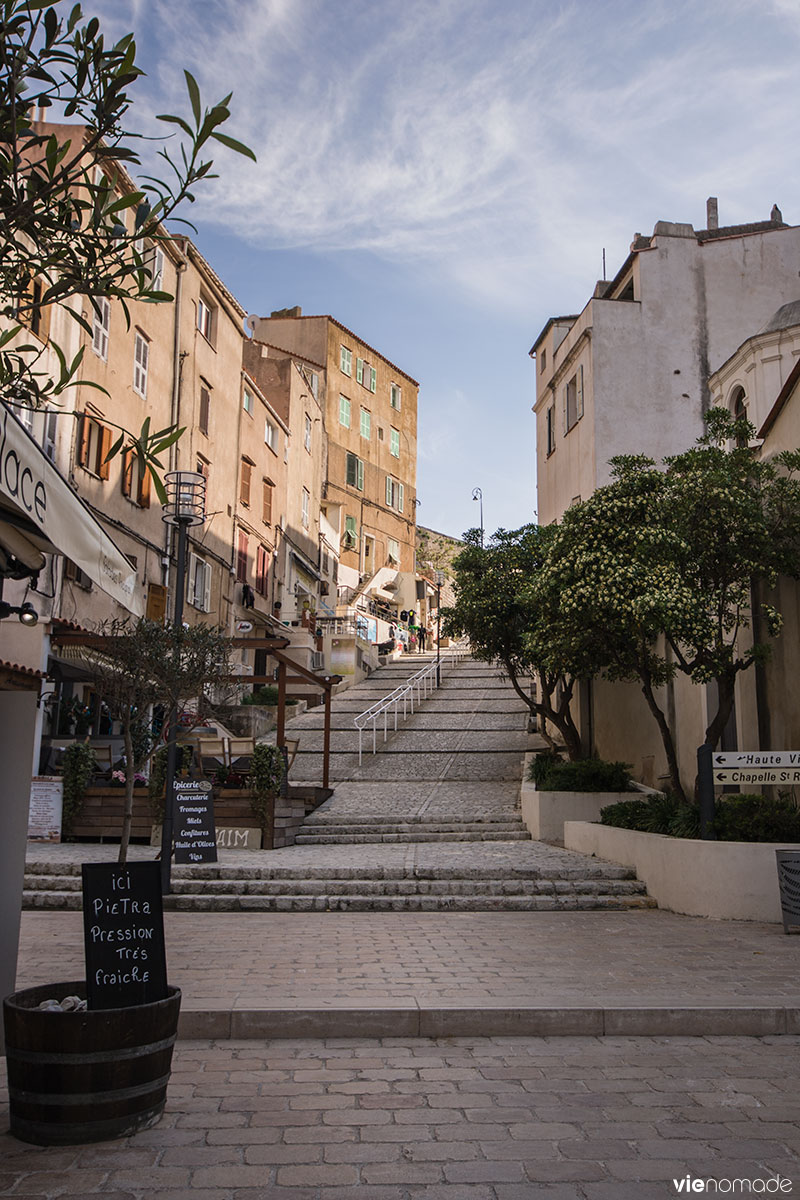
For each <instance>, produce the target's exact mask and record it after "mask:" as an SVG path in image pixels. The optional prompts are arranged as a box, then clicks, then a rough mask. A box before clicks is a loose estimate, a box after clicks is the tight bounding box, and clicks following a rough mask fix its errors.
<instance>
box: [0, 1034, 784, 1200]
mask: <svg viewBox="0 0 800 1200" xmlns="http://www.w3.org/2000/svg"><path fill="white" fill-rule="evenodd" d="M798 1049H800V1039H798V1038H791V1039H787V1038H761V1039H745V1038H674V1037H673V1038H665V1039H658V1038H597V1039H596V1038H537V1039H528V1038H454V1039H447V1040H426V1039H402V1038H394V1039H383V1040H381V1041H377V1040H375V1041H370V1040H364V1039H359V1040H357V1041H356V1040H343V1039H335V1040H334V1039H330V1040H327V1041H291V1040H290V1041H269V1042H252V1041H248V1042H233V1041H227V1042H223V1043H214V1042H207V1041H204V1042H184V1043H181V1044H179V1045H178V1047H177V1050H176V1054H175V1060H174V1069H173V1077H172V1082H171V1084H170V1088H169V1092H168V1099H167V1109H166V1112H165V1115H164V1117H163V1119H162V1120H161V1122H160V1124H158V1125H157V1126H156V1127H155V1128H153V1129H151V1130H148V1131H146V1132H143V1133H140V1134H138V1135H136V1136H135V1137H132V1138H128V1139H125V1140H122V1141H119V1142H113V1143H105V1144H99V1145H93V1146H85V1147H66V1148H63V1147H61V1148H51V1149H42V1148H39V1147H33V1146H26V1145H24V1144H23V1143H21V1142H17V1141H16V1139H14V1138H12V1137H11V1136H10V1135H7V1134H0V1195H2V1196H13V1197H15V1198H22V1197H25V1198H26V1200H51V1198H52V1200H55V1198H56V1197H61V1196H70V1197H78V1196H93V1195H111V1196H114V1197H116V1198H117V1200H149V1198H150V1197H154V1196H156V1197H159V1200H350V1198H351V1197H356V1198H357V1200H444V1198H446V1200H531V1197H537V1196H541V1197H543V1198H545V1200H659V1198H661V1197H668V1196H670V1197H674V1196H676V1195H678V1194H679V1193H678V1191H677V1188H676V1185H675V1183H674V1182H673V1181H675V1180H677V1181H678V1182H680V1181H681V1180H685V1179H686V1177H687V1176H689V1177H690V1179H691V1180H698V1179H700V1180H708V1179H715V1180H717V1181H719V1182H720V1185H721V1186H720V1187H719V1189H718V1190H719V1191H722V1192H725V1191H731V1190H732V1189H731V1188H730V1187H726V1186H725V1185H726V1184H727V1183H729V1181H732V1180H734V1179H738V1180H749V1181H751V1182H752V1181H758V1182H757V1186H756V1190H757V1191H758V1192H762V1193H763V1192H764V1191H765V1186H764V1185H765V1183H766V1181H768V1180H775V1179H776V1178H779V1179H780V1180H782V1181H786V1184H788V1187H787V1186H784V1188H783V1192H782V1193H781V1192H779V1193H778V1194H787V1193H788V1194H791V1193H792V1192H794V1193H795V1194H796V1193H797V1190H798V1187H800V1133H798V1120H800V1101H798V1098H797V1081H796V1070H795V1068H796V1063H797V1053H798ZM0 1126H4V1127H6V1113H5V1112H4V1111H3V1109H2V1107H0ZM759 1184H760V1186H759ZM685 1190H686V1189H685V1187H684V1191H685ZM775 1190H776V1189H773V1194H774V1191H775ZM737 1194H741V1186H740V1188H739V1189H737Z"/></svg>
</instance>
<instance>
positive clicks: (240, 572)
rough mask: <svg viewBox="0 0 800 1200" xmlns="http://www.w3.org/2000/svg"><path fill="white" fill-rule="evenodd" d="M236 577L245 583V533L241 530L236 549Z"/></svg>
mask: <svg viewBox="0 0 800 1200" xmlns="http://www.w3.org/2000/svg"><path fill="white" fill-rule="evenodd" d="M236 578H237V579H238V580H239V582H240V583H247V534H246V533H242V532H241V530H240V531H239V544H238V548H237V551H236Z"/></svg>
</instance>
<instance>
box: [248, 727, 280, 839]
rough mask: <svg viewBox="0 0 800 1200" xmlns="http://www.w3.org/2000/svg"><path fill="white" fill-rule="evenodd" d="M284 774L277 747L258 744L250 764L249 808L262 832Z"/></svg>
mask: <svg viewBox="0 0 800 1200" xmlns="http://www.w3.org/2000/svg"><path fill="white" fill-rule="evenodd" d="M285 774H286V764H285V762H284V758H283V753H282V752H281V750H280V749H279V747H278V746H267V745H265V744H264V743H263V742H258V743H257V745H256V748H255V750H254V751H253V759H252V762H251V764H250V789H251V793H250V806H251V808H252V810H253V812H254V813H255V815H256V816H257V817H258V818H259V819H260V821H261V829H262V832H265V831H266V828H267V824H268V822H269V819H270V814H271V812H272V808H273V805H274V803H275V797H276V796H278V795H279V794H280V790H281V784H282V783H283V778H284V775H285Z"/></svg>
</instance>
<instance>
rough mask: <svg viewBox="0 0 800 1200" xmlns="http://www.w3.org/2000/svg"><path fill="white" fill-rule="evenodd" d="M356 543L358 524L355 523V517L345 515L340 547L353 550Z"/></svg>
mask: <svg viewBox="0 0 800 1200" xmlns="http://www.w3.org/2000/svg"><path fill="white" fill-rule="evenodd" d="M357 545H358V526H357V525H356V519H355V517H345V519H344V538H343V539H342V548H343V549H344V550H355V548H356V546H357Z"/></svg>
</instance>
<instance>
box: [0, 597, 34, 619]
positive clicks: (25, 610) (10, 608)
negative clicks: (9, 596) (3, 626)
mask: <svg viewBox="0 0 800 1200" xmlns="http://www.w3.org/2000/svg"><path fill="white" fill-rule="evenodd" d="M12 613H16V614H17V616H18V617H19V619H20V621H21V622H22V624H23V625H38V624H39V614H38V613H37V611H36V609H35V608H34V607H33V605H32V604H31V602H30V600H26V601H25V603H24V604H9V603H8V601H7V600H0V621H4V620H5V619H6V617H10V616H11V614H12Z"/></svg>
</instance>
